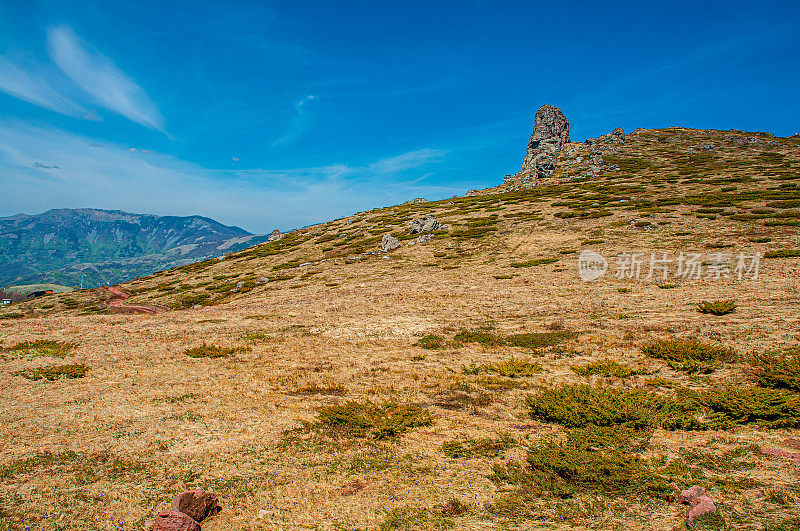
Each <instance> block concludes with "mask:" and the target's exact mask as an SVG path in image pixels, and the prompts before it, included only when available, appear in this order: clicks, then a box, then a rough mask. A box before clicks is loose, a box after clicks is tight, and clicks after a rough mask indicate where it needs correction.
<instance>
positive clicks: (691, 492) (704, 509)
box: [678, 485, 717, 527]
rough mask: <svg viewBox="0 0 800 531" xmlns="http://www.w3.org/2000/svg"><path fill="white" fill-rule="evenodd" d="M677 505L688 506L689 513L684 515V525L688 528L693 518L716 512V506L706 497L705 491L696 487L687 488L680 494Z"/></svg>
mask: <svg viewBox="0 0 800 531" xmlns="http://www.w3.org/2000/svg"><path fill="white" fill-rule="evenodd" d="M678 503H683V504H686V505H688V506H689V512H688V513H687V515H686V524H687V525H688V526H690V527H691V525H692V523H693V522H694V520H695V518H698V517H700V516H704V515H706V514H713V513H715V512H717V506H716V505H714V502H713V501H712V500H711V498H709V497H708V496H707V495H706V489H704V488H703V487H700V486H698V485H694V486H692V487H689V488H688V489H686V490H684V491H683V492H681V495H680V496H678Z"/></svg>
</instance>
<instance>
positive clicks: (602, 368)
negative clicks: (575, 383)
mask: <svg viewBox="0 0 800 531" xmlns="http://www.w3.org/2000/svg"><path fill="white" fill-rule="evenodd" d="M570 368H571V369H572V371H573V372H575V373H576V374H580V375H581V376H591V375H598V376H605V377H606V378H609V377H614V378H628V377H630V376H633V375H635V374H641V372H640V371H638V370H637V369H634V368H633V367H630V366H628V365H625V364H624V363H619V362H617V361H614V360H598V361H594V362H592V363H589V364H587V365H573V366H572V367H570Z"/></svg>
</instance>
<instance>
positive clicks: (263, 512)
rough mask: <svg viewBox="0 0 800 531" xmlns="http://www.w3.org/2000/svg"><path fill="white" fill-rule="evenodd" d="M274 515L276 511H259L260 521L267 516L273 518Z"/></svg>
mask: <svg viewBox="0 0 800 531" xmlns="http://www.w3.org/2000/svg"><path fill="white" fill-rule="evenodd" d="M274 514H275V511H268V510H266V509H261V510H260V511H258V518H259V519H264V518H266V517H267V516H273V515H274Z"/></svg>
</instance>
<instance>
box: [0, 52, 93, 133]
mask: <svg viewBox="0 0 800 531" xmlns="http://www.w3.org/2000/svg"><path fill="white" fill-rule="evenodd" d="M32 72H33V68H32V67H30V66H28V67H27V68H24V69H23V68H21V67H20V66H19V65H16V64H14V63H12V62H11V61H9V60H8V59H5V58H3V57H0V90H2V91H3V92H6V93H7V94H11V95H12V96H14V97H17V98H20V99H22V100H25V101H27V102H28V103H33V104H34V105H38V106H39V107H43V108H45V109H49V110H51V111H55V112H58V113H61V114H66V115H67V116H74V117H76V118H82V117H90V116H91V113H90V112H89V111H88V110H87V109H85V108H83V107H82V106H81V105H79V104H77V103H76V102H74V101H72V100H71V99H69V98H67V97H66V96H64V95H63V94H61V93H60V92H59V91H58V90H56V89H54V88H53V87H52V86H51V83H50V82H49V81H48V80H47V79H46V77H45V76H44V75H42V74H38V73H32Z"/></svg>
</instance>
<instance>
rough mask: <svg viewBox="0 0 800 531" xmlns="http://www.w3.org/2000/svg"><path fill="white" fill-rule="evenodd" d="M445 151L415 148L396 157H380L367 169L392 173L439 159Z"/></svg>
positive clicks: (381, 172) (374, 171) (383, 173)
mask: <svg viewBox="0 0 800 531" xmlns="http://www.w3.org/2000/svg"><path fill="white" fill-rule="evenodd" d="M446 154H447V151H444V150H441V149H429V148H426V149H417V150H415V151H409V152H408V153H403V154H402V155H397V156H396V157H388V158H385V159H381V160H379V161H377V162H374V163H372V164H370V165H369V168H368V169H369V171H370V172H373V173H378V174H382V175H385V174H393V173H398V172H402V171H405V170H411V169H414V168H419V167H420V166H424V165H425V164H428V163H430V162H435V161H439V160H441V159H442V157H443V156H444V155H446Z"/></svg>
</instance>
